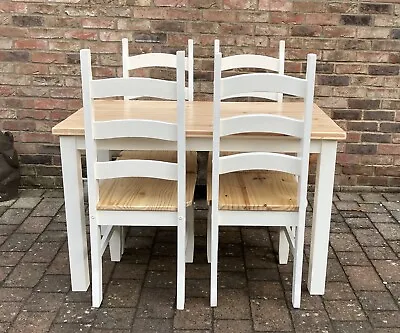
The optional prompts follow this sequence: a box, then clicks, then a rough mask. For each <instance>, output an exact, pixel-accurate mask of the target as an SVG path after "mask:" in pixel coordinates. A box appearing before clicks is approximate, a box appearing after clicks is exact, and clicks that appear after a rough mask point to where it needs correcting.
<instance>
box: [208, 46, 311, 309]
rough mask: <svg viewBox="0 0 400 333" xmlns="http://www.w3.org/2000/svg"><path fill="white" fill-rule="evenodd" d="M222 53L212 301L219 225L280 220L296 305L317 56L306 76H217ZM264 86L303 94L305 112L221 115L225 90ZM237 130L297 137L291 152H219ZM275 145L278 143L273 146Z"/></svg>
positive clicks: (211, 185)
mask: <svg viewBox="0 0 400 333" xmlns="http://www.w3.org/2000/svg"><path fill="white" fill-rule="evenodd" d="M221 60H222V56H221V53H216V55H215V65H214V66H215V67H214V119H213V152H212V175H209V177H208V182H207V199H208V202H209V204H210V205H211V212H210V214H211V216H210V217H211V219H210V220H209V221H210V223H209V226H208V241H209V247H210V251H211V253H210V260H211V293H210V301H211V306H216V305H217V262H218V229H219V226H280V230H281V232H280V241H281V240H282V239H283V237H285V236H286V237H285V238H287V240H288V242H289V245H290V249H291V251H292V254H293V257H294V264H293V282H292V303H293V307H295V308H298V307H300V299H301V278H302V263H303V249H304V225H305V215H306V207H307V179H308V163H309V153H310V135H311V121H312V110H313V98H314V81H315V67H316V56H315V55H314V54H309V55H308V57H307V74H306V78H305V79H300V78H295V77H290V76H286V75H279V74H273V73H257V74H243V75H236V76H232V77H227V78H221V71H222V66H221ZM263 90H267V91H270V92H273V93H285V94H289V95H293V96H298V97H302V98H304V118H303V119H293V118H288V117H284V116H280V115H279V114H274V115H272V114H251V110H249V114H246V115H243V116H236V117H229V118H226V117H223V116H222V115H221V111H220V109H221V100H223V99H224V98H226V96H232V95H237V94H250V95H252V94H253V93H254V92H262V91H263ZM239 133H248V134H250V133H273V134H279V135H287V136H291V137H293V138H294V139H296V141H295V142H297V143H298V150H297V154H296V155H295V156H293V155H287V154H283V153H276V152H265V151H263V147H264V146H263V145H260V146H259V148H258V150H257V152H254V151H247V152H243V153H242V152H241V153H236V154H233V155H227V156H221V154H220V145H221V144H223V141H224V139H225V138H226V137H228V136H231V135H235V134H239ZM277 150H279V147H277Z"/></svg>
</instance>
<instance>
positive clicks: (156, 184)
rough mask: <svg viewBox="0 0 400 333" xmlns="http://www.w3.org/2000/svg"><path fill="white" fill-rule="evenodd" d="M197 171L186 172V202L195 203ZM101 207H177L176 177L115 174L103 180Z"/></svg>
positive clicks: (99, 208) (137, 208)
mask: <svg viewBox="0 0 400 333" xmlns="http://www.w3.org/2000/svg"><path fill="white" fill-rule="evenodd" d="M196 177H197V175H196V174H195V173H188V174H187V175H186V206H187V207H189V206H191V205H192V204H193V195H194V187H195V185H196ZM97 209H98V210H127V211H128V210H143V211H177V186H176V182H175V181H171V180H164V179H155V178H115V179H106V180H103V182H102V184H101V185H100V189H99V201H98V203H97Z"/></svg>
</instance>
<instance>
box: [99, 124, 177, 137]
mask: <svg viewBox="0 0 400 333" xmlns="http://www.w3.org/2000/svg"><path fill="white" fill-rule="evenodd" d="M93 130H94V138H95V139H111V138H129V137H131V138H132V137H135V138H150V139H158V140H166V141H176V139H177V134H176V133H177V129H176V124H171V123H166V122H162V121H154V120H146V119H127V120H110V121H96V122H94V129H93Z"/></svg>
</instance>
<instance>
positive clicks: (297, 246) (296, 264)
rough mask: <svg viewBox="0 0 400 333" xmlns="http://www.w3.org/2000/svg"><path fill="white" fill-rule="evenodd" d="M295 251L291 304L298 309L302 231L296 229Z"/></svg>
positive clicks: (302, 242)
mask: <svg viewBox="0 0 400 333" xmlns="http://www.w3.org/2000/svg"><path fill="white" fill-rule="evenodd" d="M295 233H296V236H295V250H294V260H293V282H292V304H293V307H294V308H300V302H301V280H302V273H303V251H304V250H303V248H304V229H302V228H299V227H296V231H295Z"/></svg>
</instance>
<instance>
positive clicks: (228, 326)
mask: <svg viewBox="0 0 400 333" xmlns="http://www.w3.org/2000/svg"><path fill="white" fill-rule="evenodd" d="M236 332H241V333H252V332H253V327H252V321H251V320H221V319H218V320H216V321H215V322H214V333H236Z"/></svg>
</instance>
